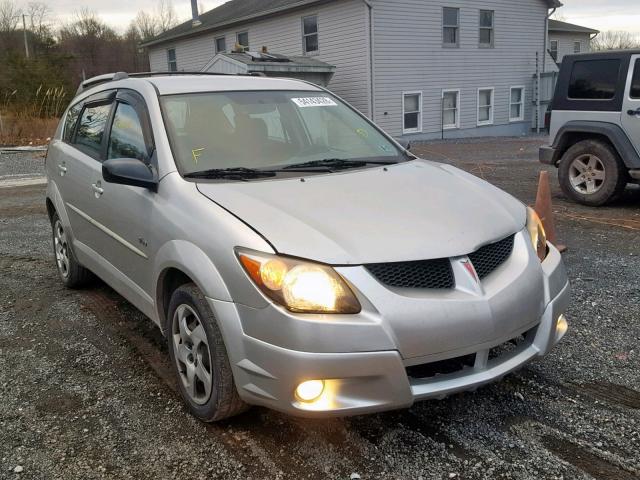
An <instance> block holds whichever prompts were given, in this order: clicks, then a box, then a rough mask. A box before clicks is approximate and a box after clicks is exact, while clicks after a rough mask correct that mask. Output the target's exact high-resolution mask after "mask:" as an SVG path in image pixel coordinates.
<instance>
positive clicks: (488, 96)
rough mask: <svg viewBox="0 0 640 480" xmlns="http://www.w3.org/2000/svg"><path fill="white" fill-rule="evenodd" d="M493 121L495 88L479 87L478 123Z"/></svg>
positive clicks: (484, 123) (490, 122)
mask: <svg viewBox="0 0 640 480" xmlns="http://www.w3.org/2000/svg"><path fill="white" fill-rule="evenodd" d="M492 123H493V88H479V89H478V125H491V124H492Z"/></svg>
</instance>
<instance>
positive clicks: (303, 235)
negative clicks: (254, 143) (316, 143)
mask: <svg viewBox="0 0 640 480" xmlns="http://www.w3.org/2000/svg"><path fill="white" fill-rule="evenodd" d="M198 189H199V190H200V192H201V193H202V194H203V195H205V196H207V197H208V198H210V199H211V200H213V201H214V202H216V203H217V204H219V205H220V206H222V207H223V208H225V209H226V210H228V211H229V212H231V213H232V214H233V215H235V216H237V217H238V218H240V219H241V220H242V221H244V222H245V223H247V224H248V225H249V226H251V227H252V228H253V229H255V230H256V231H257V232H259V233H260V234H261V235H262V236H264V237H265V238H266V239H267V240H268V241H269V242H270V243H271V244H272V245H273V247H274V248H275V249H276V250H277V252H279V253H283V254H287V255H292V256H296V257H303V258H307V259H312V260H316V261H319V262H324V263H328V264H332V265H360V264H367V263H384V262H398V261H411V260H426V259H432V258H444V257H454V256H458V255H466V254H468V253H471V252H474V251H475V250H477V249H478V248H480V247H481V246H483V245H485V244H487V243H491V242H493V241H496V240H500V239H502V238H504V237H506V236H508V235H510V234H513V233H515V232H517V231H519V230H521V229H522V228H524V225H525V222H526V210H525V208H524V206H523V205H522V203H520V202H519V201H518V200H516V199H515V198H513V197H512V196H510V195H509V194H507V193H505V192H503V191H502V190H499V189H497V188H496V187H493V186H492V185H490V184H489V183H487V182H484V181H482V180H480V179H478V178H477V177H474V176H473V175H470V174H468V173H465V172H463V171H461V170H459V169H457V168H454V167H451V166H449V165H442V164H437V163H434V162H428V161H425V160H413V161H410V162H405V163H400V164H397V165H392V166H389V167H387V168H386V169H385V168H382V167H380V168H378V167H376V168H369V169H361V170H349V171H344V172H340V173H333V174H322V175H309V176H308V177H305V179H304V181H301V179H300V178H287V179H270V180H259V181H252V182H246V183H240V182H233V183H199V184H198Z"/></svg>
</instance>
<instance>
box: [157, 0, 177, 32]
mask: <svg viewBox="0 0 640 480" xmlns="http://www.w3.org/2000/svg"><path fill="white" fill-rule="evenodd" d="M157 17H158V29H159V30H160V31H159V32H158V33H162V32H166V31H167V30H169V29H171V28H173V27H175V26H176V25H177V24H178V16H177V15H176V10H175V9H174V8H173V3H171V0H158V13H157Z"/></svg>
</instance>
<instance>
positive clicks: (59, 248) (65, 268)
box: [51, 213, 91, 288]
mask: <svg viewBox="0 0 640 480" xmlns="http://www.w3.org/2000/svg"><path fill="white" fill-rule="evenodd" d="M51 228H52V230H53V232H52V233H53V254H54V257H55V259H56V267H57V268H58V274H59V275H60V279H61V280H62V283H64V285H65V286H66V287H69V288H80V287H83V286H85V285H86V284H88V283H89V281H90V280H91V272H90V271H89V270H87V269H86V268H84V267H83V266H82V265H80V263H79V262H78V260H76V257H75V255H74V254H73V250H72V249H71V245H70V243H69V238H68V237H67V233H66V232H65V230H64V227H63V226H62V222H61V221H60V217H59V216H58V214H57V213H54V214H53V216H52V217H51Z"/></svg>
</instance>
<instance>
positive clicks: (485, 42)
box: [480, 10, 494, 48]
mask: <svg viewBox="0 0 640 480" xmlns="http://www.w3.org/2000/svg"><path fill="white" fill-rule="evenodd" d="M493 17H494V13H493V10H480V46H481V47H489V48H491V47H493V41H494V30H493Z"/></svg>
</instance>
